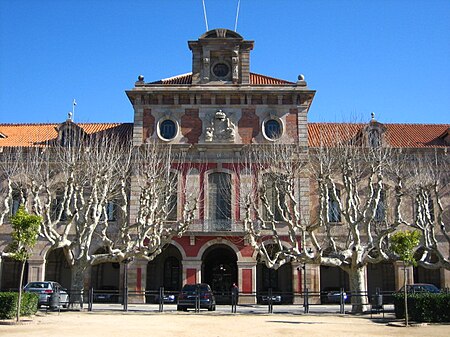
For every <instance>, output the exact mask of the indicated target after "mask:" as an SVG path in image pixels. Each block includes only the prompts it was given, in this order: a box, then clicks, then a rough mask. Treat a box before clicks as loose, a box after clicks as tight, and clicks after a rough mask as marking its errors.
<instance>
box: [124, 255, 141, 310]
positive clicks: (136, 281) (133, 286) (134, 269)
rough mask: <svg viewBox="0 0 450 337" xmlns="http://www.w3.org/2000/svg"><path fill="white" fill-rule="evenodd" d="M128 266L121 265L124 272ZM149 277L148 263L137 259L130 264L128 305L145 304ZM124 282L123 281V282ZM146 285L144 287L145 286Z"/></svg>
mask: <svg viewBox="0 0 450 337" xmlns="http://www.w3.org/2000/svg"><path fill="white" fill-rule="evenodd" d="M125 268H126V265H125V264H124V263H122V264H121V269H122V272H121V274H122V275H123V273H124V272H125ZM146 275H147V261H146V260H143V259H136V260H134V261H133V262H131V263H129V264H128V291H129V295H128V303H145V280H146ZM122 282H123V281H122ZM143 284H144V286H143Z"/></svg>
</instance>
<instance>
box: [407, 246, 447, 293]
mask: <svg viewBox="0 0 450 337" xmlns="http://www.w3.org/2000/svg"><path fill="white" fill-rule="evenodd" d="M422 255H423V249H418V250H417V252H416V254H414V257H415V259H416V260H419V259H420V258H421V257H422ZM437 261H438V257H437V256H436V255H435V254H432V255H431V256H430V255H428V259H427V262H431V263H436V262H437ZM413 275H414V283H431V284H434V285H435V286H436V287H438V288H440V287H441V271H440V269H427V268H424V267H421V266H417V267H414V270H413ZM409 283H412V282H411V281H409Z"/></svg>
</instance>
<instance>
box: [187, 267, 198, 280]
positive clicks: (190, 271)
mask: <svg viewBox="0 0 450 337" xmlns="http://www.w3.org/2000/svg"><path fill="white" fill-rule="evenodd" d="M186 283H190V284H193V283H197V269H195V268H187V269H186Z"/></svg>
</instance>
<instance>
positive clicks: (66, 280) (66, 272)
mask: <svg viewBox="0 0 450 337" xmlns="http://www.w3.org/2000/svg"><path fill="white" fill-rule="evenodd" d="M45 280H48V281H56V282H58V283H59V284H61V285H62V286H63V287H64V288H67V289H70V288H71V282H72V280H71V268H70V266H69V263H68V262H67V258H66V255H65V254H64V249H63V248H58V249H53V250H51V251H49V252H48V254H47V259H46V263H45Z"/></svg>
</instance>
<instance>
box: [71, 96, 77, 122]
mask: <svg viewBox="0 0 450 337" xmlns="http://www.w3.org/2000/svg"><path fill="white" fill-rule="evenodd" d="M76 105H77V102H76V101H75V98H74V99H73V101H72V121H74V120H75V106H76Z"/></svg>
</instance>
